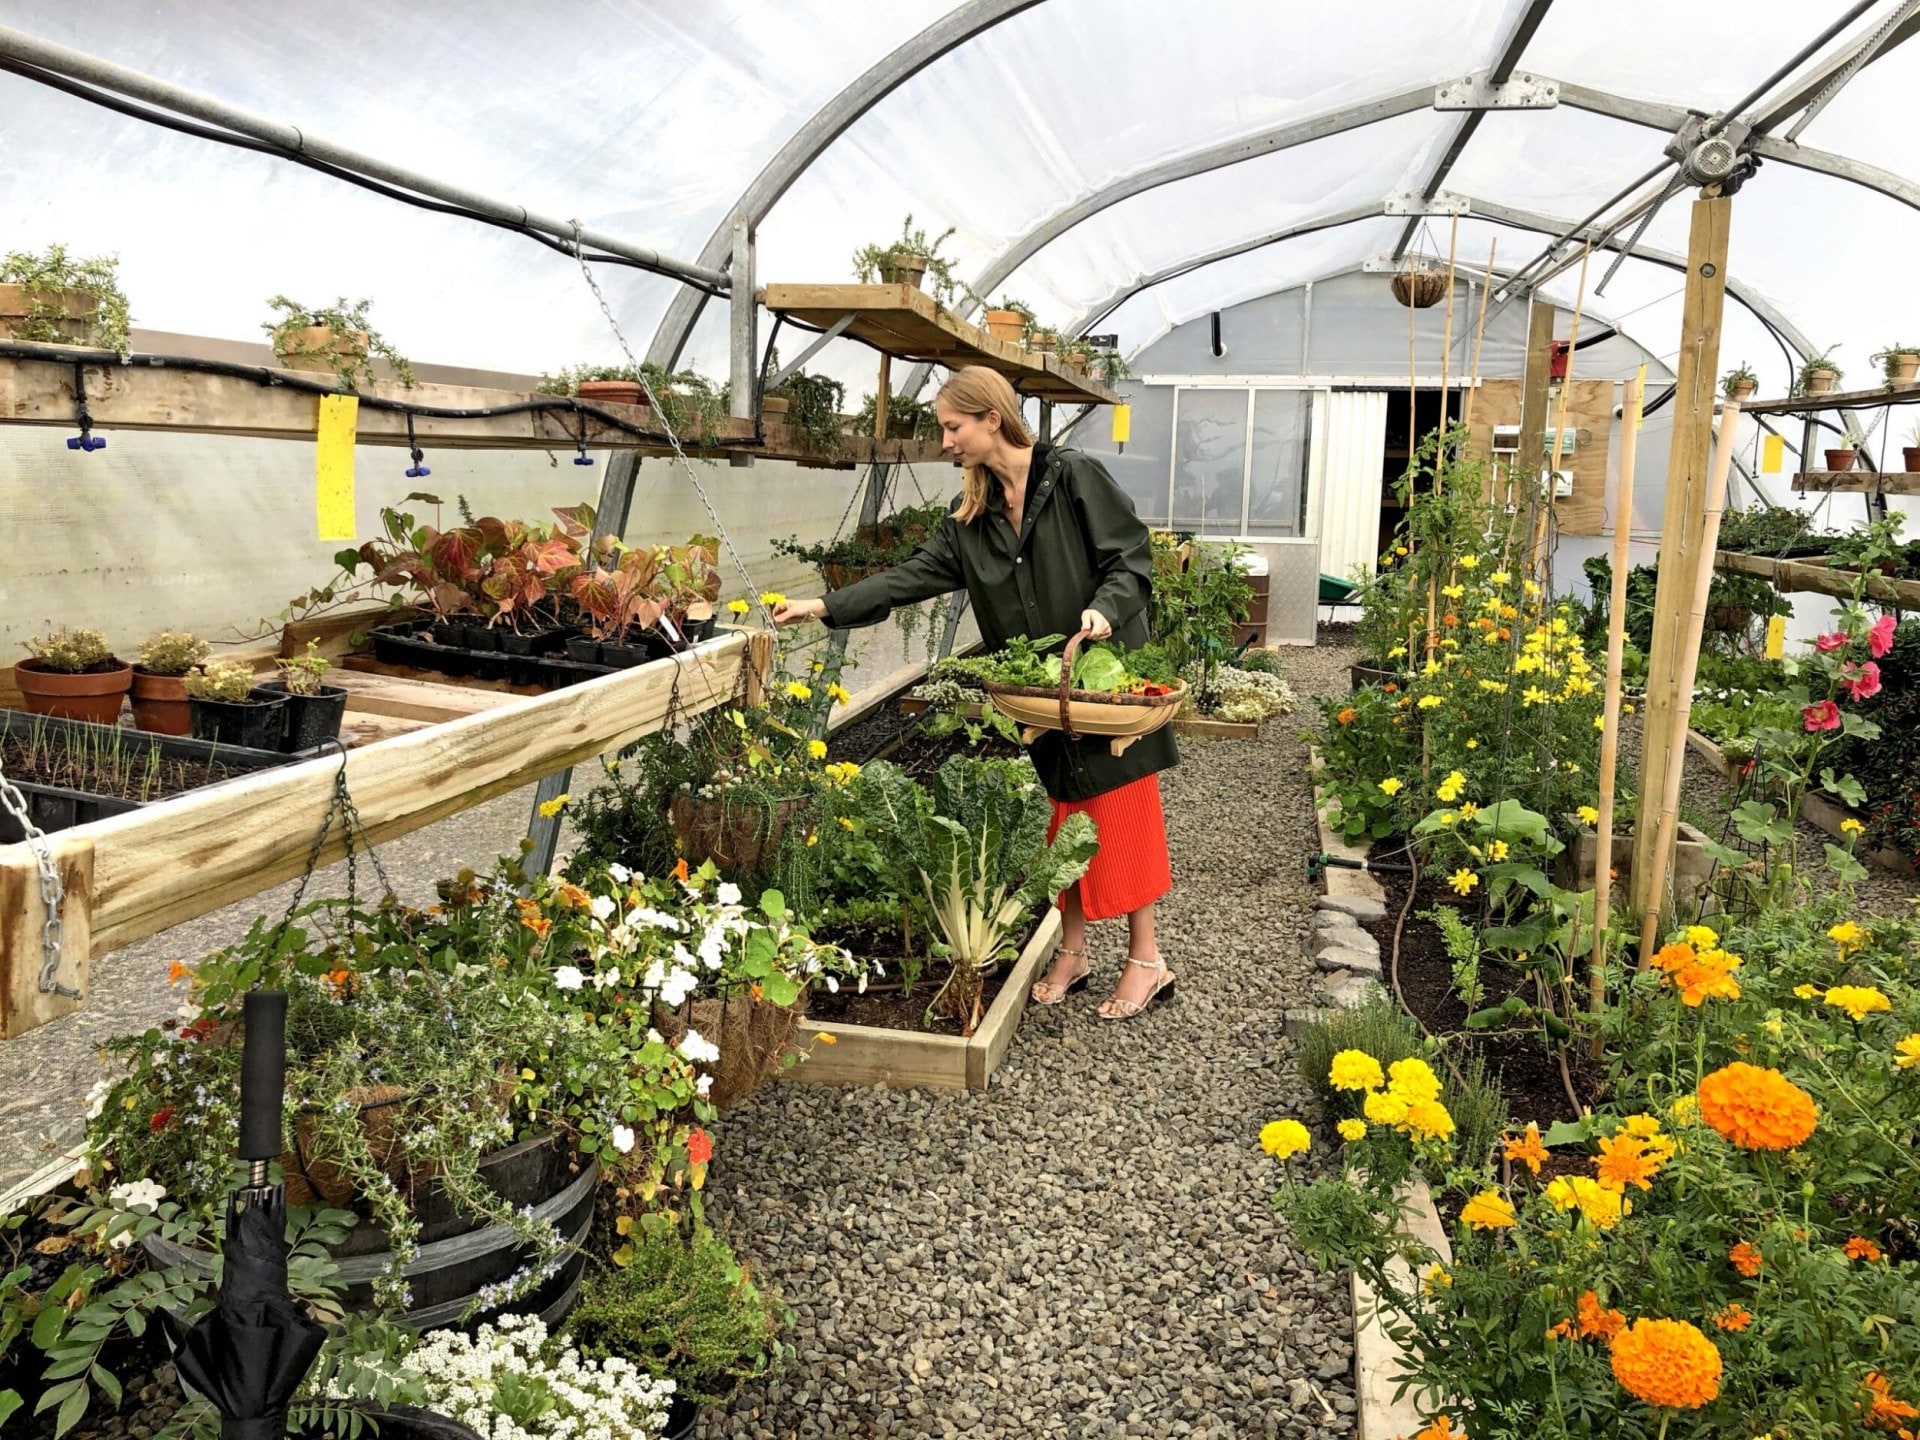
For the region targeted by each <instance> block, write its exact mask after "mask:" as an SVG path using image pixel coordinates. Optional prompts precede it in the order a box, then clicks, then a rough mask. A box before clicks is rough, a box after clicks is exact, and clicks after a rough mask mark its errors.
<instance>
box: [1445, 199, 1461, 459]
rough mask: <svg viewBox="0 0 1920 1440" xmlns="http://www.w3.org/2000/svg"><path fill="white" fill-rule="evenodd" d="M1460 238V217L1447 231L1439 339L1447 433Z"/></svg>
mask: <svg viewBox="0 0 1920 1440" xmlns="http://www.w3.org/2000/svg"><path fill="white" fill-rule="evenodd" d="M1459 239H1460V217H1459V216H1458V215H1455V216H1454V217H1453V227H1452V228H1451V229H1450V230H1449V231H1448V232H1447V327H1446V330H1445V331H1444V333H1443V335H1442V338H1441V341H1440V433H1441V434H1442V435H1445V434H1446V433H1447V388H1448V387H1447V373H1448V369H1449V362H1450V361H1451V360H1452V359H1453V254H1454V246H1455V245H1456V244H1457V243H1458V242H1459Z"/></svg>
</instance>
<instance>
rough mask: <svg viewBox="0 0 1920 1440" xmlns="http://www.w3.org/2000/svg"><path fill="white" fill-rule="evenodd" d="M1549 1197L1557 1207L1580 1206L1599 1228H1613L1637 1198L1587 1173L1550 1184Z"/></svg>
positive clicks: (1562, 1178) (1570, 1207) (1591, 1221)
mask: <svg viewBox="0 0 1920 1440" xmlns="http://www.w3.org/2000/svg"><path fill="white" fill-rule="evenodd" d="M1547 1199H1548V1200H1549V1201H1551V1202H1552V1204H1553V1208H1554V1209H1556V1210H1572V1209H1575V1208H1576V1207H1577V1208H1578V1209H1579V1211H1580V1213H1581V1215H1583V1216H1584V1217H1585V1218H1586V1220H1587V1223H1588V1224H1590V1225H1592V1226H1593V1227H1594V1228H1595V1229H1596V1230H1611V1229H1612V1228H1613V1227H1614V1226H1616V1225H1618V1224H1619V1223H1620V1217H1621V1216H1622V1215H1625V1214H1628V1213H1630V1212H1631V1211H1632V1210H1633V1202H1632V1201H1630V1200H1628V1199H1627V1198H1626V1197H1625V1196H1624V1195H1622V1194H1621V1193H1620V1192H1619V1191H1618V1190H1609V1189H1608V1188H1607V1187H1606V1186H1604V1185H1602V1184H1601V1183H1600V1182H1599V1181H1598V1180H1590V1179H1588V1178H1587V1177H1586V1176H1585V1175H1563V1176H1561V1177H1560V1178H1559V1179H1557V1180H1554V1181H1551V1182H1549V1184H1548V1185H1547Z"/></svg>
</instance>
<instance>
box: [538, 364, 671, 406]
mask: <svg viewBox="0 0 1920 1440" xmlns="http://www.w3.org/2000/svg"><path fill="white" fill-rule="evenodd" d="M535 393H536V394H540V395H571V396H574V397H575V398H577V399H580V400H587V401H592V402H594V403H596V404H602V405H645V404H646V403H647V396H646V392H645V391H643V390H642V389H641V388H640V375H639V372H638V371H636V370H635V369H634V368H633V367H632V366H631V365H574V366H570V367H568V368H566V369H564V370H562V371H560V372H559V373H558V374H557V375H547V374H544V373H543V374H542V375H541V376H540V384H539V385H538V386H537V387H536V390H535Z"/></svg>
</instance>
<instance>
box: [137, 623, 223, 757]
mask: <svg viewBox="0 0 1920 1440" xmlns="http://www.w3.org/2000/svg"><path fill="white" fill-rule="evenodd" d="M212 654H213V647H212V646H210V645H208V644H207V642H206V641H204V640H202V639H201V638H200V637H199V636H198V635H189V634H187V633H186V632H185V631H182V630H161V631H157V632H156V633H154V634H152V635H149V636H148V637H147V638H146V640H145V642H144V643H142V645H141V646H140V659H139V662H138V663H137V664H136V665H135V666H134V667H133V723H134V724H135V725H136V726H138V727H139V728H140V729H142V730H151V731H153V732H154V733H155V734H157V735H190V734H192V733H193V722H192V718H191V717H190V716H189V715H188V713H187V687H186V684H185V676H186V674H187V672H188V671H190V670H196V669H198V668H199V667H200V666H202V665H204V664H206V663H207V659H208V657H209V656H211V655H212Z"/></svg>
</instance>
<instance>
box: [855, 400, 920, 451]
mask: <svg viewBox="0 0 1920 1440" xmlns="http://www.w3.org/2000/svg"><path fill="white" fill-rule="evenodd" d="M878 404H879V402H878V401H877V400H876V398H875V397H874V396H873V395H872V394H871V393H870V394H868V395H867V396H865V397H864V398H863V399H862V401H861V404H860V410H859V413H858V414H856V415H855V416H854V417H853V424H852V426H851V429H852V431H853V433H854V434H855V435H861V436H871V435H872V434H873V425H874V420H875V418H876V416H875V413H874V412H875V410H876V408H877V406H878ZM886 438H887V439H889V440H918V441H920V442H921V443H923V444H927V445H937V444H938V443H939V442H940V416H939V414H938V413H937V412H936V411H935V409H934V407H933V406H932V405H931V404H928V403H927V402H925V401H922V400H915V399H912V398H910V397H908V396H905V395H890V396H888V397H887V434H886Z"/></svg>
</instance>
